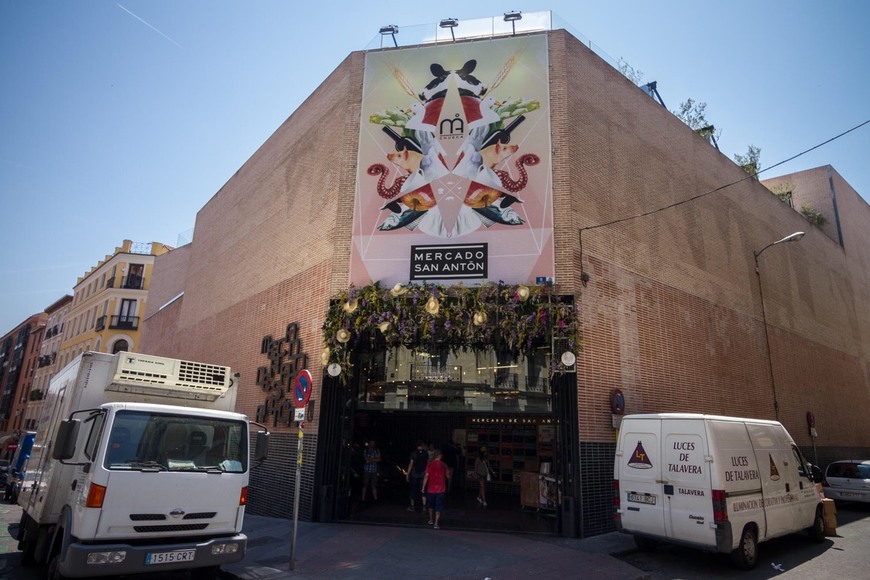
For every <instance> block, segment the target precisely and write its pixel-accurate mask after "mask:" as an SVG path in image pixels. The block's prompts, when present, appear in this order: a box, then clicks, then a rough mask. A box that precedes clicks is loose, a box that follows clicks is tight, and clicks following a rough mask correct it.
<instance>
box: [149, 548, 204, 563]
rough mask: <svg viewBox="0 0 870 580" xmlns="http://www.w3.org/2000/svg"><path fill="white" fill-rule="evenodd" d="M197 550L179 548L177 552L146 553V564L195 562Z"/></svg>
mask: <svg viewBox="0 0 870 580" xmlns="http://www.w3.org/2000/svg"><path fill="white" fill-rule="evenodd" d="M195 555H196V550H177V551H175V552H155V553H151V554H146V555H145V564H171V563H173V562H193V557H194V556H195Z"/></svg>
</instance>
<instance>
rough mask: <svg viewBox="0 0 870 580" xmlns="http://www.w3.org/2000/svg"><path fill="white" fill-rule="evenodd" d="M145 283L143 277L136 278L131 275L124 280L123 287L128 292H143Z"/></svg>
mask: <svg viewBox="0 0 870 580" xmlns="http://www.w3.org/2000/svg"><path fill="white" fill-rule="evenodd" d="M143 283H144V279H143V278H142V276H134V275H132V274H131V275H130V276H127V277H126V278H125V279H124V284H123V286H121V287H122V288H126V289H128V290H141V289H142V288H143V287H144V284H143Z"/></svg>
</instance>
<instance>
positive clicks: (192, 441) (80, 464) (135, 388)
mask: <svg viewBox="0 0 870 580" xmlns="http://www.w3.org/2000/svg"><path fill="white" fill-rule="evenodd" d="M237 392H238V375H235V376H234V375H233V374H232V372H231V370H230V368H229V367H224V366H218V365H212V364H203V363H196V362H190V361H182V360H175V359H169V358H162V357H155V356H147V355H142V354H138V353H127V352H121V353H118V354H115V355H108V354H102V353H90V352H89V353H85V354H82V355H80V356H79V357H77V358H76V359H74V360H73V361H72V362H70V363H69V364H68V365H67V366H66V367H65V368H64V369H63V370H61V371H60V372H59V373H58V374H57V375H56V376H55V377H53V378H52V380H51V383H50V384H49V387H48V389H47V391H46V394H45V398H44V403H43V407H42V413H41V416H40V420H39V425H38V428H37V432H36V438H35V441H34V445H33V449H32V451H31V457H30V462H29V466H28V469H27V472H26V474H25V478H24V481H23V483H22V486H21V491H20V494H19V497H18V504H19V505H20V506H21V507H22V508H23V515H22V518H21V524H20V526H19V528H18V547H19V549H20V550H22V551H23V561H24V562H25V563H37V564H45V565H47V567H48V577H49V578H64V577H70V578H81V577H98V576H118V575H123V574H134V573H140V572H162V571H167V570H180V569H190V570H191V572H192V574H193V575H194V576H199V577H214V576H216V575H217V574H218V572H219V567H220V565H221V564H228V563H232V562H238V561H240V560H241V559H242V558H243V557H244V554H245V548H246V544H247V537H246V536H245V535H244V534H242V520H243V518H244V515H245V503H246V498H247V491H248V475H249V470H250V468H251V464H252V462H253V463H256V462H259V461H262V460H264V459H265V457H266V452H267V447H268V435H269V433H268V430H266V429H265V427H262V426H260V427H261V428H262V430H260V431H259V432H258V433H257V435H256V444H255V451H254V453H253V455H254V456H253V458H251V457H249V447H250V436H251V433H250V431H251V425H252V423H251V422H250V421H249V420H248V418H247V417H246V416H245V415H242V414H238V413H234V412H232V410H233V408H234V407H235V400H236V395H237Z"/></svg>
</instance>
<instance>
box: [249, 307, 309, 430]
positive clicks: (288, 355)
mask: <svg viewBox="0 0 870 580" xmlns="http://www.w3.org/2000/svg"><path fill="white" fill-rule="evenodd" d="M298 334H299V324H297V323H296V322H293V323H291V324H288V325H287V331H286V332H285V333H284V337H283V338H280V339H277V340H276V339H274V338H272V337H271V336H264V337H263V342H262V344H261V345H260V352H261V353H262V354H265V355H266V356H267V357H268V358H269V366H266V367H260V368H258V369H257V384H258V385H260V388H261V389H263V391H264V392H265V393H266V400H265V401H264V402H263V404H262V405H259V406H258V407H257V421H259V422H261V423H265V422H266V420H267V418H269V417H272V425H273V426H277V425H278V423H279V422H281V423H283V424H285V425H291V424H292V423H293V408H294V406H293V398H292V397H290V396H289V393H290V387H291V385H292V384H293V381H294V379H295V378H296V375H297V374H298V373H299V371H301V370H303V369H305V368H306V367H307V366H308V355H307V354H305V353H304V352H302V341H301V340H299V337H298Z"/></svg>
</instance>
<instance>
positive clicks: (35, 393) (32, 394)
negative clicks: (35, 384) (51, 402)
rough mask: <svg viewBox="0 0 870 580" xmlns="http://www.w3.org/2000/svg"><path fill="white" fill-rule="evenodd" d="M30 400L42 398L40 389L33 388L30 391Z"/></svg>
mask: <svg viewBox="0 0 870 580" xmlns="http://www.w3.org/2000/svg"><path fill="white" fill-rule="evenodd" d="M30 400H31V401H41V400H42V391H41V390H39V389H33V390H32V391H30Z"/></svg>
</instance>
